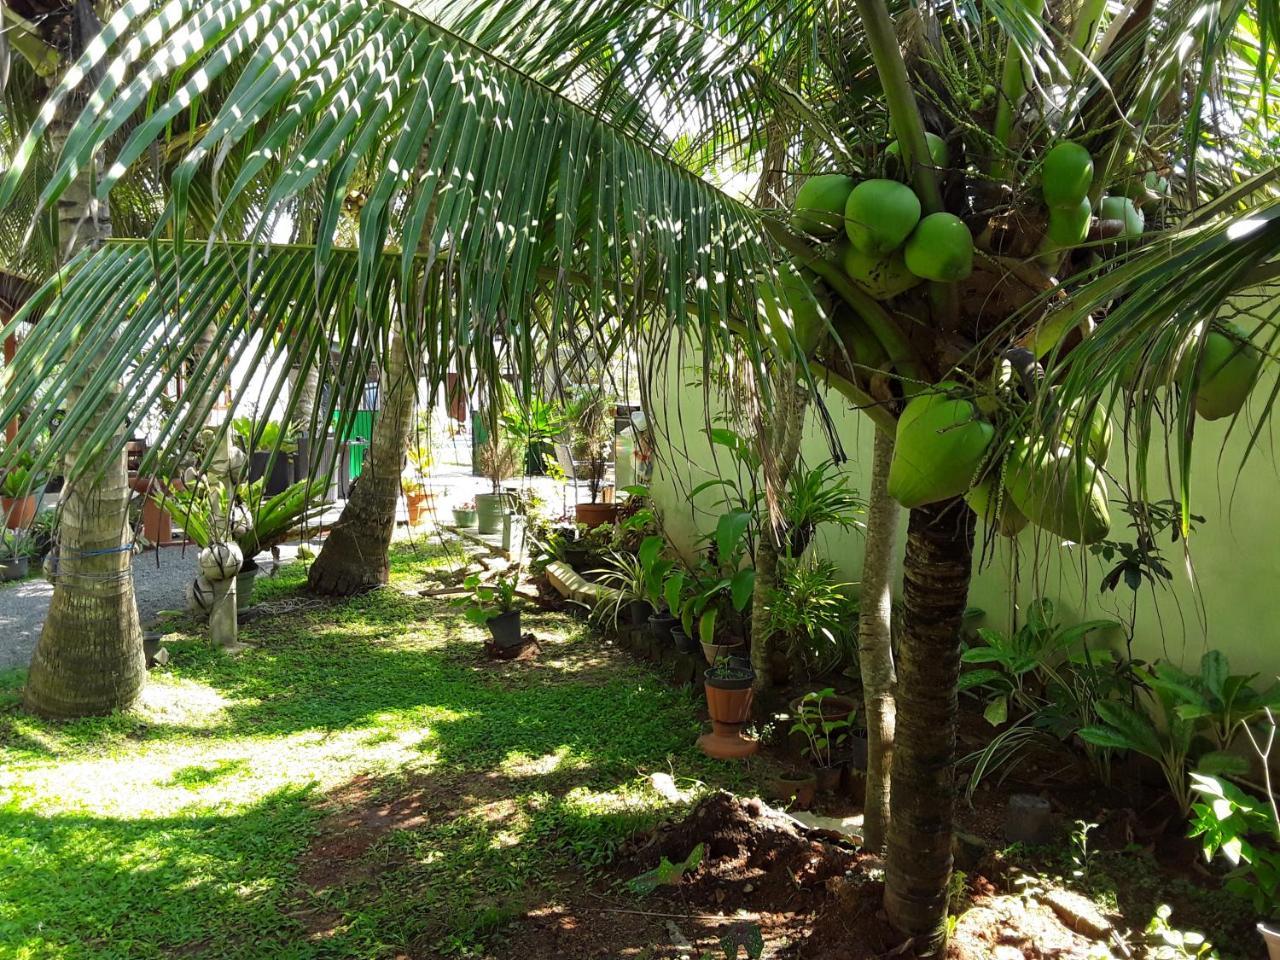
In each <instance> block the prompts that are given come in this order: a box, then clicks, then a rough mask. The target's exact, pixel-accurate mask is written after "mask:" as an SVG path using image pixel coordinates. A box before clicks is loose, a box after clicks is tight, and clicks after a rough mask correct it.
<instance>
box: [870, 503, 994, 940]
mask: <svg viewBox="0 0 1280 960" xmlns="http://www.w3.org/2000/svg"><path fill="white" fill-rule="evenodd" d="M973 531H974V514H973V511H972V510H970V509H969V506H968V505H967V504H966V503H965V502H964V500H963V499H958V498H957V499H954V500H947V501H943V502H942V503H935V504H929V505H928V506H925V507H920V508H917V509H915V510H912V511H911V520H910V523H909V525H908V528H907V548H906V555H905V558H904V561H903V571H904V584H905V585H904V591H903V637H902V647H901V650H900V656H899V670H898V688H897V706H898V724H897V731H896V744H895V749H894V754H893V773H892V778H893V782H892V791H893V819H892V820H891V821H890V822H889V852H888V862H887V871H886V885H885V898H884V900H885V911H886V912H887V913H888V915H889V920H890V922H891V923H892V924H893V925H894V926H895V927H897V928H898V929H899V930H901V931H902V932H903V933H905V934H908V935H909V936H911V937H912V938H913V939H914V941H915V944H914V946H915V950H916V953H917V954H918V955H919V956H922V957H932V956H940V955H941V953H942V952H943V950H945V947H946V936H947V925H946V919H947V888H948V884H949V882H950V879H951V837H952V813H953V807H954V789H955V784H954V763H955V742H956V712H957V705H958V700H957V692H956V687H957V682H958V680H959V676H960V625H961V620H962V619H963V617H964V611H965V605H966V603H967V602H968V594H969V579H970V575H971V572H972V565H973Z"/></svg>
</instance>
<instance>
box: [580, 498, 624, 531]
mask: <svg viewBox="0 0 1280 960" xmlns="http://www.w3.org/2000/svg"><path fill="white" fill-rule="evenodd" d="M573 516H574V519H575V520H577V521H578V522H579V523H585V524H586V525H587V526H588V527H599V526H602V525H604V524H606V523H613V521H614V520H616V519H617V518H618V505H617V504H616V503H579V504H577V505H575V506H574V508H573Z"/></svg>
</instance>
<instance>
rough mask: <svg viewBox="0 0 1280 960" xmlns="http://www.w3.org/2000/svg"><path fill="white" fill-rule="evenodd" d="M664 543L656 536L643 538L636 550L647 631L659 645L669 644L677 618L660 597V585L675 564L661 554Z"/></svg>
mask: <svg viewBox="0 0 1280 960" xmlns="http://www.w3.org/2000/svg"><path fill="white" fill-rule="evenodd" d="M664 545H665V541H664V540H663V539H662V538H661V537H658V536H649V537H645V538H644V540H643V541H642V542H641V544H640V549H639V550H637V551H636V559H637V560H639V561H640V570H641V573H642V575H643V576H642V580H641V589H640V591H639V592H640V593H641V594H642V595H643V597H644V599H645V601H646V602H647V603H648V604H649V609H650V611H651V612H650V614H649V630H650V632H651V633H652V634H653V638H654V639H655V640H657V641H658V642H659V643H663V644H665V643H670V642H671V631H672V629H673V628H674V627H675V625H676V618H675V615H674V614H673V613H671V611H670V610H669V609H668V608H667V605H666V598H665V597H664V596H663V585H664V584H665V582H666V579H667V575H668V574H669V573H670V572H671V568H672V567H673V566H674V565H675V564H674V563H673V562H672V561H671V560H669V559H668V558H666V557H664V556H663V555H662V548H663V546H664Z"/></svg>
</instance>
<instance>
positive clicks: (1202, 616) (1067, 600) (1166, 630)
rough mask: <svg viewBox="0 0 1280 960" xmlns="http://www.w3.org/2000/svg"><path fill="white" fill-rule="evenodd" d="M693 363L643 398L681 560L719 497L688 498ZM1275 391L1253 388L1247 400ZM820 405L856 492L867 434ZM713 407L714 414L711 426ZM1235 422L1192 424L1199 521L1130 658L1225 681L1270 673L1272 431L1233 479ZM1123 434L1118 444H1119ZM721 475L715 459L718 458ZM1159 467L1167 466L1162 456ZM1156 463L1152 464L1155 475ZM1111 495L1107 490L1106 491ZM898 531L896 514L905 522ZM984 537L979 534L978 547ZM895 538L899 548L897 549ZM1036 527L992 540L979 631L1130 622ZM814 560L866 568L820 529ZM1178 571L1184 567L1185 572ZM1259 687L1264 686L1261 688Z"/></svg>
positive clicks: (1088, 560)
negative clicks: (1035, 606)
mask: <svg viewBox="0 0 1280 960" xmlns="http://www.w3.org/2000/svg"><path fill="white" fill-rule="evenodd" d="M701 374H702V367H701V358H700V356H698V355H696V354H692V353H687V354H686V355H685V356H683V357H682V358H680V359H675V358H673V359H672V360H671V361H670V363H669V364H668V367H667V372H666V376H665V378H664V382H663V383H659V384H654V385H653V387H652V391H651V392H652V394H653V403H652V405H651V406H652V409H651V410H650V411H649V413H650V417H651V420H652V422H653V423H654V425H655V427H656V428H657V429H658V430H659V431H663V432H665V433H666V434H667V435H668V436H667V437H666V438H664V439H666V440H667V441H668V442H666V443H663V442H661V441H660V442H659V444H658V446H659V447H660V448H662V449H663V450H665V456H664V457H663V458H662V459H661V460H660V461H659V462H658V463H657V465H656V466H655V471H654V478H653V482H652V484H651V491H652V494H653V497H654V500H655V502H656V504H657V506H658V508H659V510H660V512H661V515H662V517H663V521H664V523H665V526H666V529H667V531H668V533H669V534H670V536H671V537H672V539H673V541H674V542H675V543H676V544H677V545H678V546H679V547H680V548H681V549H682V550H686V551H692V550H693V549H694V548H695V545H696V543H697V540H698V537H699V536H700V535H702V534H705V533H707V532H709V531H710V530H711V529H713V527H714V523H715V517H716V515H717V510H716V506H715V502H716V499H717V494H716V493H715V492H714V491H706V492H703V493H701V494H699V495H698V496H697V497H692V496H690V492H691V491H692V490H693V489H694V488H695V487H696V486H697V485H698V484H699V483H701V482H702V481H704V480H706V479H709V478H710V477H711V476H712V475H713V469H709V468H710V465H711V464H712V463H713V462H714V461H713V456H714V454H713V451H712V448H711V444H710V443H709V441H708V440H707V438H706V435H705V431H704V426H705V423H706V418H707V410H706V406H705V403H704V393H703V390H702V387H701V385H700V384H699V382H698V381H699V378H700V377H701ZM1270 388H1271V384H1270V383H1266V382H1264V383H1262V384H1260V385H1259V386H1258V388H1257V390H1256V391H1255V396H1264V395H1265V393H1266V391H1268V390H1269V389H1270ZM824 400H825V402H826V404H827V408H828V410H829V411H830V413H831V416H832V419H833V420H834V422H835V426H836V433H837V435H838V437H839V440H840V443H841V444H842V445H843V447H844V452H845V454H846V455H847V457H848V462H847V463H846V464H845V465H844V467H843V469H844V470H845V471H846V472H847V474H848V476H849V477H850V478H851V481H852V484H853V485H854V486H855V487H856V488H857V489H859V490H866V489H867V485H868V479H867V474H866V470H867V468H868V465H869V464H870V462H871V442H872V427H871V424H870V422H869V421H868V420H867V419H866V417H865V416H863V415H862V414H860V413H858V412H856V411H855V410H853V409H852V407H851V405H850V404H849V402H848V401H847V400H845V399H844V398H843V397H841V396H840V395H839V394H836V393H834V392H828V393H827V394H826V395H825V397H824ZM721 409H722V408H720V407H719V405H717V404H714V403H712V404H711V410H710V414H711V416H712V417H715V416H716V415H717V414H718V413H719V412H720V411H721ZM1246 426H1247V423H1246V422H1245V421H1242V422H1241V423H1240V424H1239V425H1238V426H1237V427H1236V429H1235V430H1234V431H1231V432H1230V433H1229V432H1228V425H1227V423H1226V422H1223V421H1219V422H1213V423H1210V422H1204V421H1201V422H1198V423H1197V425H1196V440H1195V453H1194V466H1193V473H1192V511H1193V512H1194V513H1198V514H1201V515H1203V516H1204V517H1205V523H1204V524H1203V525H1201V527H1200V529H1199V530H1198V531H1197V532H1196V533H1194V534H1193V536H1192V539H1191V553H1190V557H1189V560H1187V559H1186V558H1184V555H1183V551H1182V547H1181V545H1178V544H1172V543H1165V544H1163V545H1162V546H1163V547H1164V549H1165V557H1166V559H1167V561H1168V562H1169V566H1170V567H1171V569H1172V570H1173V574H1174V579H1173V582H1172V584H1170V585H1168V586H1165V587H1162V588H1158V589H1157V590H1156V591H1154V593H1153V591H1151V590H1150V589H1144V590H1143V591H1141V592H1140V593H1139V595H1138V605H1137V621H1136V622H1137V629H1136V631H1135V644H1134V652H1135V655H1136V656H1138V657H1141V658H1143V659H1147V660H1153V659H1156V658H1169V659H1172V660H1175V661H1178V662H1181V663H1183V664H1186V665H1188V666H1192V665H1194V664H1195V662H1196V661H1197V660H1198V659H1199V657H1200V655H1201V654H1202V653H1203V652H1204V651H1206V650H1209V649H1214V648H1216V649H1219V650H1222V651H1223V652H1225V653H1226V654H1227V655H1228V657H1229V658H1230V661H1231V666H1232V669H1233V672H1255V671H1257V672H1259V673H1262V674H1264V679H1265V678H1266V676H1267V675H1275V674H1280V468H1278V466H1277V461H1276V451H1275V445H1274V439H1275V434H1274V432H1273V431H1272V430H1271V429H1270V428H1269V429H1268V431H1266V433H1265V435H1264V436H1263V437H1262V438H1261V441H1260V442H1259V445H1258V447H1257V448H1256V449H1255V450H1254V452H1253V454H1252V455H1251V456H1250V458H1249V460H1248V461H1247V463H1246V464H1245V466H1244V468H1243V470H1240V468H1239V465H1240V461H1241V457H1242V456H1243V454H1244V451H1245V448H1246V446H1247V443H1248V439H1249V431H1248V430H1246V429H1245V428H1246ZM1117 433H1119V431H1117ZM1122 445H1123V444H1122V441H1121V438H1120V437H1119V436H1117V438H1116V442H1115V447H1114V448H1113V452H1112V456H1111V462H1110V464H1109V468H1110V469H1111V470H1112V471H1113V472H1115V473H1116V474H1118V475H1120V476H1124V475H1125V472H1126V471H1125V467H1126V463H1125V455H1124V451H1122V450H1121V449H1120V448H1121V447H1122ZM802 454H803V456H804V457H805V458H806V459H807V460H808V462H809V463H811V464H812V463H817V462H820V461H822V460H824V459H826V458H828V457H829V456H830V450H829V448H828V446H827V443H826V440H825V438H824V436H823V434H822V431H821V430H820V428H819V424H818V420H817V417H816V415H813V414H811V415H810V417H809V423H808V425H807V429H806V431H805V439H804V444H803V448H802ZM719 456H720V458H721V460H722V462H724V463H725V464H726V468H727V460H726V458H725V455H724V454H723V452H722V453H720V454H719ZM1161 456H1163V453H1161ZM1157 467H1159V469H1160V470H1163V466H1162V464H1160V465H1157V464H1155V463H1153V464H1152V468H1153V471H1154V470H1155V469H1156V468H1157ZM1113 495H1114V491H1113ZM1112 521H1113V526H1112V537H1113V539H1117V540H1127V539H1132V537H1131V535H1130V534H1131V531H1126V530H1125V529H1124V526H1125V523H1126V521H1127V517H1126V516H1125V515H1124V514H1123V513H1121V512H1119V510H1118V505H1116V504H1113V514H1112ZM904 526H905V511H904ZM982 536H983V528H982V526H981V525H980V526H979V538H981V537H982ZM904 539H905V531H904V535H903V536H902V537H900V539H899V545H900V546H901V543H902V542H903V540H904ZM1048 541H1049V538H1048V537H1047V536H1046V535H1045V534H1043V532H1040V533H1038V534H1037V533H1036V532H1035V531H1034V530H1033V529H1032V528H1028V530H1026V531H1024V532H1023V533H1022V534H1021V535H1020V536H1019V537H1018V538H1017V539H1016V540H1014V541H1008V540H1004V539H1001V540H1000V542H999V543H997V544H994V545H993V549H989V550H988V555H987V556H986V557H985V558H984V559H983V561H982V566H981V569H980V570H979V571H978V573H977V575H976V577H975V578H974V581H973V586H972V589H971V591H970V597H969V602H970V604H971V605H972V606H975V607H979V608H981V609H983V610H984V611H985V612H986V621H985V622H986V623H987V624H988V625H991V626H995V627H998V628H1002V629H1007V628H1008V627H1009V625H1010V623H1011V622H1012V621H1013V618H1014V616H1015V604H1025V603H1027V602H1028V601H1030V600H1031V599H1033V598H1035V597H1037V596H1043V597H1047V598H1049V599H1051V600H1052V601H1053V602H1054V603H1055V604H1056V605H1057V606H1058V608H1059V610H1060V612H1061V614H1062V617H1063V619H1064V620H1066V621H1070V622H1074V621H1078V620H1081V619H1084V618H1093V617H1113V618H1116V619H1119V620H1122V621H1127V620H1128V619H1129V616H1130V609H1131V604H1132V602H1133V596H1134V595H1133V593H1132V592H1131V591H1129V590H1128V589H1127V588H1124V587H1122V588H1121V589H1120V590H1119V591H1118V592H1116V593H1108V594H1105V595H1104V594H1101V593H1100V591H1099V584H1100V582H1101V580H1102V578H1103V576H1104V574H1105V573H1106V571H1107V569H1108V568H1109V565H1107V564H1104V563H1102V562H1100V561H1099V560H1097V559H1096V558H1094V557H1092V556H1090V555H1089V554H1088V551H1087V550H1085V549H1083V548H1080V547H1064V546H1062V545H1060V544H1057V543H1051V542H1048ZM816 549H818V550H820V551H822V552H823V554H825V555H826V556H828V557H829V558H831V559H832V560H833V561H834V562H835V563H836V564H837V565H838V567H839V569H840V570H841V571H842V573H843V574H844V575H845V576H846V577H848V578H849V580H850V581H851V582H854V583H856V581H857V579H858V575H859V571H860V569H861V566H862V538H861V535H860V534H859V533H856V532H847V533H846V532H843V531H839V530H821V531H820V532H819V535H818V537H817V543H816ZM1188 563H1189V564H1191V565H1193V566H1188ZM1260 682H1261V681H1260Z"/></svg>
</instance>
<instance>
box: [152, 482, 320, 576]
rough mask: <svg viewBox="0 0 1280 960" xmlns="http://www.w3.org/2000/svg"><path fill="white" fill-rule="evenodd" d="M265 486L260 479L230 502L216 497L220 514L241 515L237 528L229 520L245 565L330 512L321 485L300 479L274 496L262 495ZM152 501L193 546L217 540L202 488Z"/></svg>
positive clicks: (243, 487)
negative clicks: (165, 511)
mask: <svg viewBox="0 0 1280 960" xmlns="http://www.w3.org/2000/svg"><path fill="white" fill-rule="evenodd" d="M265 483H266V481H265V478H260V479H258V480H254V481H253V482H251V483H242V484H239V485H238V486H237V487H236V489H235V491H234V493H233V499H232V500H231V501H228V499H227V492H226V490H223V491H222V492H221V494H220V496H221V498H222V511H223V515H224V516H226V515H228V513H237V514H238V515H239V519H240V521H241V522H240V523H239V524H238V525H237V524H235V520H234V518H233V526H238V527H239V528H240V532H239V533H238V534H237V535H236V536H235V542H236V545H237V546H238V547H239V548H240V551H241V553H243V554H244V558H245V560H246V561H248V560H252V559H253V558H254V557H256V556H257V555H258V554H260V553H262V551H264V550H269V549H272V548H273V547H276V546H279V545H280V544H281V543H284V542H285V541H286V540H288V539H289V538H290V537H291V536H293V535H294V533H295V531H296V530H297V529H298V528H299V527H302V526H304V525H306V524H308V523H311V522H314V521H317V520H319V518H320V517H321V516H322V515H323V514H324V512H325V510H326V509H328V507H329V501H328V499H327V495H328V485H327V484H326V483H324V482H323V481H310V480H300V481H298V482H297V483H294V484H291V485H289V486H288V487H286V488H285V489H283V490H281V491H280V492H279V493H277V494H276V495H275V496H273V497H268V496H266V494H265V492H264V490H265ZM152 499H153V500H155V502H156V503H158V504H160V505H162V506H164V507H165V508H166V509H168V510H169V511H170V512H172V513H173V515H174V516H175V517H177V518H178V519H179V522H180V523H181V524H182V528H183V530H184V531H185V532H186V535H187V536H188V537H189V538H190V539H191V541H192V542H193V543H195V544H196V545H198V546H201V547H207V546H208V545H209V544H211V543H213V542H214V541H215V540H217V539H220V531H218V530H215V529H214V522H213V516H212V514H211V513H210V510H209V493H208V488H207V486H205V484H203V483H201V484H197V485H196V486H195V487H192V488H190V489H186V490H177V491H170V492H168V493H167V494H162V493H157V494H153V495H152Z"/></svg>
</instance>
